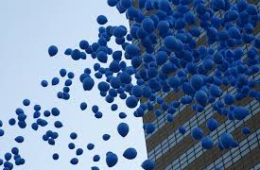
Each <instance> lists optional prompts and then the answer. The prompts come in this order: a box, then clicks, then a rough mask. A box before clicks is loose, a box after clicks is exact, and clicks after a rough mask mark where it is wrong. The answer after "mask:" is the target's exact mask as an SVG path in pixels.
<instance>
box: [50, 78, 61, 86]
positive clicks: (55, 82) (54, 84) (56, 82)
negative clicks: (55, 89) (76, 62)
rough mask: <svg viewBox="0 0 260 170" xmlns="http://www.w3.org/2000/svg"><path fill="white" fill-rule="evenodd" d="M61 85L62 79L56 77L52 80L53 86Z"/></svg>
mask: <svg viewBox="0 0 260 170" xmlns="http://www.w3.org/2000/svg"><path fill="white" fill-rule="evenodd" d="M59 83H60V79H59V78H58V77H54V78H53V79H52V80H51V84H52V85H53V86H56V85H57V84H59Z"/></svg>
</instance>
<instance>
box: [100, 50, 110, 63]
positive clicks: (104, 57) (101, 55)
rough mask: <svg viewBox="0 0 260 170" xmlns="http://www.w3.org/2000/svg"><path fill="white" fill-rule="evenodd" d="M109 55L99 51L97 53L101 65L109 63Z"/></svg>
mask: <svg viewBox="0 0 260 170" xmlns="http://www.w3.org/2000/svg"><path fill="white" fill-rule="evenodd" d="M107 58H108V57H107V54H106V53H105V52H104V51H99V52H98V53H97V59H98V61H100V62H101V63H106V62H107Z"/></svg>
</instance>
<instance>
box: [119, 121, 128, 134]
mask: <svg viewBox="0 0 260 170" xmlns="http://www.w3.org/2000/svg"><path fill="white" fill-rule="evenodd" d="M117 132H118V133H119V135H120V136H122V137H126V136H127V134H128V133H129V126H128V124H126V123H120V124H119V125H118V126H117Z"/></svg>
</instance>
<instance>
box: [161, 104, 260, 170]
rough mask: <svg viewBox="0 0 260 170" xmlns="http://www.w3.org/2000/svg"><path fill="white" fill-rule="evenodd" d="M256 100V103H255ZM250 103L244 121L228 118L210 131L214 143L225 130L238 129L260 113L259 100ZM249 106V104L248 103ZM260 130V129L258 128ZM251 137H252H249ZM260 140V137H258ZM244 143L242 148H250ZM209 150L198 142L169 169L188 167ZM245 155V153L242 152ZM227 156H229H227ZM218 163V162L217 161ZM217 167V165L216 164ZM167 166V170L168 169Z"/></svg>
mask: <svg viewBox="0 0 260 170" xmlns="http://www.w3.org/2000/svg"><path fill="white" fill-rule="evenodd" d="M253 102H254V103H253ZM250 105H252V108H251V110H252V111H251V114H250V115H249V116H248V117H246V118H245V120H243V121H236V122H235V121H230V120H227V121H226V122H225V123H223V124H222V125H221V126H219V127H218V129H217V130H215V131H213V132H211V133H210V135H209V136H210V137H212V139H213V141H214V143H215V144H216V143H217V141H218V138H219V136H220V135H221V134H222V133H223V132H229V133H232V132H233V131H234V130H236V129H237V128H238V127H239V126H241V125H242V124H243V123H244V122H245V121H247V120H249V119H250V118H251V117H252V116H253V115H256V114H259V113H260V104H259V103H258V102H257V101H255V100H254V101H252V102H251V103H250ZM247 107H248V105H247ZM258 131H260V130H258ZM259 133H260V132H259ZM249 138H250V139H251V137H249ZM248 141H249V139H247V143H248V144H250V142H248ZM257 141H258V142H260V139H259V138H258V139H257ZM242 144H243V143H241V144H240V146H241V147H240V148H239V149H240V150H241V148H242V147H243V148H250V147H248V146H242ZM236 149H238V148H234V149H232V150H233V151H232V150H231V151H232V152H234V151H235V150H236ZM206 151H207V150H205V149H203V148H202V147H201V146H200V143H197V144H196V145H195V146H193V147H192V148H190V149H189V150H188V151H187V152H185V153H184V154H183V155H181V156H180V157H179V158H178V159H176V160H174V161H173V162H172V163H171V164H170V165H169V166H168V169H170V167H171V168H173V169H183V168H185V167H187V166H188V165H189V164H190V163H192V162H193V161H195V160H196V159H197V158H199V157H200V156H201V155H202V154H204V153H205V152H206ZM242 155H243V154H242ZM225 157H227V156H225ZM220 162H221V161H220ZM216 163H218V162H216ZM215 167H216V166H215ZM168 169H167V168H166V170H168Z"/></svg>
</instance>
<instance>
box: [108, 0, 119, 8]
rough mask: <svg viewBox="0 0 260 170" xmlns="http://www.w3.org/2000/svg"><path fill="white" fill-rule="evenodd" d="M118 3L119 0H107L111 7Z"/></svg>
mask: <svg viewBox="0 0 260 170" xmlns="http://www.w3.org/2000/svg"><path fill="white" fill-rule="evenodd" d="M117 3H118V0H107V4H108V5H109V6H110V7H114V6H116V4H117Z"/></svg>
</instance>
